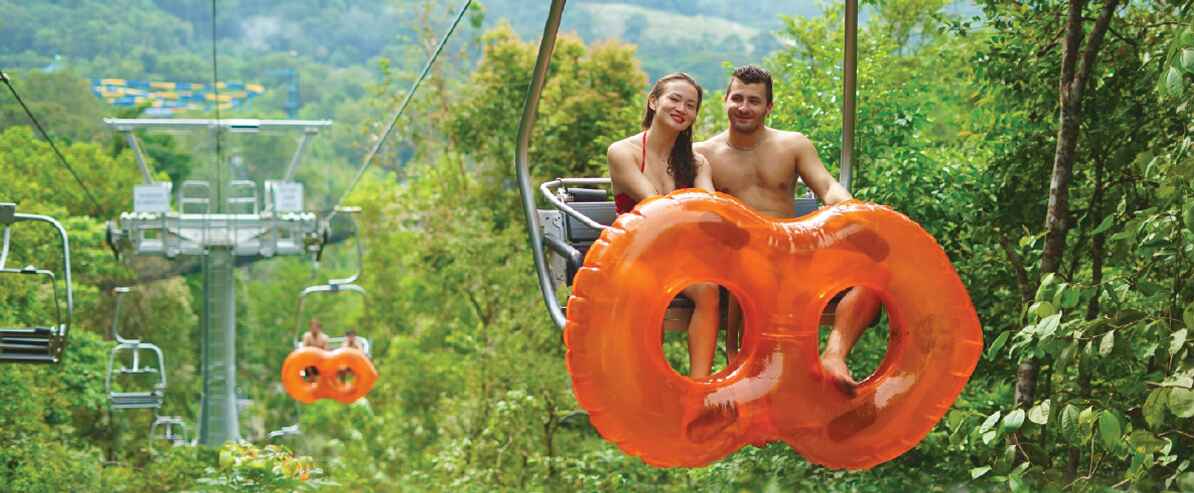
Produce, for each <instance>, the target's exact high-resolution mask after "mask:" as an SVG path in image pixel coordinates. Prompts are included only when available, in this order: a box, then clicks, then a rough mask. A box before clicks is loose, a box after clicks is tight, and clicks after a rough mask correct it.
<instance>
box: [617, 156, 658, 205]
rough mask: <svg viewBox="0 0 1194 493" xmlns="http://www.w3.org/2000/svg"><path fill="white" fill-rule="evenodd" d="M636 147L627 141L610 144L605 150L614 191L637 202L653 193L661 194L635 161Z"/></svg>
mask: <svg viewBox="0 0 1194 493" xmlns="http://www.w3.org/2000/svg"><path fill="white" fill-rule="evenodd" d="M634 156H635V153H634V148H633V147H632V146H630V145H628V144H626V142H625V141H619V142H614V143H613V144H610V146H609V149H608V150H606V152H605V157H606V159H608V160H609V178H610V181H611V182H613V185H614V193H624V194H626V195H628V196H630V198H631V199H633V200H634V201H635V202H638V201H640V200H643V199H645V198H647V197H650V196H652V195H659V191H658V190H655V186H654V185H652V184H651V182H650V181H648V180H647V177H646V176H645V175H643V172H642V171H639V168H638V163H635V162H634Z"/></svg>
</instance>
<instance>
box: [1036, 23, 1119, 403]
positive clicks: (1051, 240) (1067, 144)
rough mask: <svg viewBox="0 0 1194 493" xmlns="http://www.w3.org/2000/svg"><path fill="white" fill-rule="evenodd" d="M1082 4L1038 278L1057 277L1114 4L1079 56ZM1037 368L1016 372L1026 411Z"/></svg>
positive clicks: (1067, 47) (1062, 94) (1069, 44)
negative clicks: (1081, 139)
mask: <svg viewBox="0 0 1194 493" xmlns="http://www.w3.org/2000/svg"><path fill="white" fill-rule="evenodd" d="M1085 4H1086V1H1085V0H1070V2H1069V15H1068V16H1067V18H1066V34H1065V42H1064V44H1063V46H1062V59H1061V79H1060V81H1059V84H1058V89H1059V91H1058V99H1059V106H1060V112H1059V114H1058V120H1059V123H1060V125H1059V128H1058V130H1057V147H1056V150H1055V151H1054V153H1053V175H1052V178H1051V180H1050V183H1049V209H1048V212H1047V214H1046V216H1045V230H1046V233H1045V250H1044V252H1043V254H1042V256H1041V274H1042V275H1044V274H1051V273H1055V272H1057V266H1058V265H1060V263H1061V259H1062V256H1063V255H1064V253H1065V238H1066V232H1067V231H1068V228H1069V224H1068V216H1069V212H1070V211H1069V196H1070V178H1071V177H1073V174H1074V173H1073V171H1074V156H1075V154H1076V151H1077V149H1078V129H1079V126H1080V125H1081V123H1082V95H1083V91H1084V89H1085V88H1086V82H1087V80H1088V79H1089V78H1090V73H1091V70H1092V69H1093V67H1094V64H1095V61H1096V59H1097V57H1098V53H1099V48H1100V47H1101V45H1102V44H1103V36H1104V35H1105V34H1106V33H1107V27H1108V25H1109V24H1110V23H1111V14H1113V13H1114V12H1115V9H1116V7H1117V6H1118V5H1119V0H1107V3H1105V4H1104V5H1103V10H1102V12H1101V13H1100V14H1099V18H1098V20H1097V21H1095V25H1094V28H1093V29H1092V30H1091V32H1090V36H1089V37H1088V38H1087V40H1086V48H1085V50H1082V53H1081V54H1082V60H1081V65H1079V63H1078V62H1079V60H1078V55H1079V49H1080V46H1081V44H1082V37H1083V26H1082V8H1083V6H1085ZM1038 370H1039V363H1038V362H1037V361H1036V360H1035V359H1029V360H1026V361H1024V362H1023V363H1021V364H1020V367H1019V368H1018V369H1017V370H1016V404H1017V405H1018V406H1022V407H1027V406H1029V405H1031V404H1032V402H1033V401H1034V400H1035V397H1036V395H1035V393H1036V380H1037V371H1038Z"/></svg>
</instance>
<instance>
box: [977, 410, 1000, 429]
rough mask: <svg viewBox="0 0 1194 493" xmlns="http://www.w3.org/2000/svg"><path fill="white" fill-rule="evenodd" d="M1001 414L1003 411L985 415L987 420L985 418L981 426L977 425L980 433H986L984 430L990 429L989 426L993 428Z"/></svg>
mask: <svg viewBox="0 0 1194 493" xmlns="http://www.w3.org/2000/svg"><path fill="white" fill-rule="evenodd" d="M1002 414H1003V413H1002V412H1001V411H995V414H992V415H990V416H987V420H986V421H983V424H982V426H979V427H978V431H979V432H980V433H986V432H987V430H990V429H991V428H994V427H995V423H998V422H999V417H1000V416H1001V415H1002Z"/></svg>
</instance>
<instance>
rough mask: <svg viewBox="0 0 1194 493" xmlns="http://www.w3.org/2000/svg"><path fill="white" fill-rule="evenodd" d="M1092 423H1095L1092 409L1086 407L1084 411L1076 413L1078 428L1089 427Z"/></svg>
mask: <svg viewBox="0 0 1194 493" xmlns="http://www.w3.org/2000/svg"><path fill="white" fill-rule="evenodd" d="M1094 422H1095V413H1094V407H1091V406H1086V409H1083V410H1082V412H1080V413H1078V427H1079V428H1082V427H1086V426H1090V425H1092V424H1094Z"/></svg>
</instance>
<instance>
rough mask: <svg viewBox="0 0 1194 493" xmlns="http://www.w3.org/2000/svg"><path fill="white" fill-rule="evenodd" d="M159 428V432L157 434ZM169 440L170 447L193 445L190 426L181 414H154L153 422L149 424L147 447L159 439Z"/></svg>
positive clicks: (150, 446)
mask: <svg viewBox="0 0 1194 493" xmlns="http://www.w3.org/2000/svg"><path fill="white" fill-rule="evenodd" d="M158 430H161V434H160V435H159V434H158ZM163 440H164V441H167V442H170V445H171V446H172V447H183V446H192V445H195V439H194V435H193V434H192V433H191V427H190V425H188V424H187V422H186V420H184V419H183V418H182V417H181V416H156V417H155V418H154V420H153V424H151V425H149V448H150V450H153V449H154V444H155V443H157V442H159V441H163Z"/></svg>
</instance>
